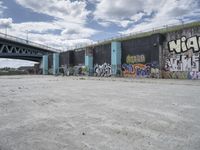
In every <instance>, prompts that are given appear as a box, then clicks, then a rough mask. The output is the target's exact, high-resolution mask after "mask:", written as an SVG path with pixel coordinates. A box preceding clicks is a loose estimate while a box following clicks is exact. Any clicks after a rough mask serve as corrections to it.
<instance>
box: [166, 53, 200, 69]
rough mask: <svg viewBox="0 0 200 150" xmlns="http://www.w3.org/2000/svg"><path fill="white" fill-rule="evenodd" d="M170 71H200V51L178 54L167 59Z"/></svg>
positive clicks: (167, 67) (167, 66)
mask: <svg viewBox="0 0 200 150" xmlns="http://www.w3.org/2000/svg"><path fill="white" fill-rule="evenodd" d="M165 69H166V70H168V71H199V53H194V54H177V55H174V56H172V57H169V58H167V59H166V62H165Z"/></svg>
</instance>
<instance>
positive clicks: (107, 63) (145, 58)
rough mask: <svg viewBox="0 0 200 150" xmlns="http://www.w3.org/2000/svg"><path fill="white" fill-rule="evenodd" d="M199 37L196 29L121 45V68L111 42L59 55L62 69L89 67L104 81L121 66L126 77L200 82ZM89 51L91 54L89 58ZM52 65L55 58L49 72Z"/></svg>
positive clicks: (130, 40) (151, 35)
mask: <svg viewBox="0 0 200 150" xmlns="http://www.w3.org/2000/svg"><path fill="white" fill-rule="evenodd" d="M173 30H174V28H173ZM199 36H200V26H194V27H189V28H186V27H185V28H183V29H178V30H176V31H175V30H174V31H172V30H169V31H168V32H163V33H154V34H149V35H145V36H143V37H138V38H132V39H127V40H121V41H118V42H119V43H120V45H121V55H116V57H117V56H121V58H117V60H118V61H119V62H121V64H114V63H113V62H114V59H112V58H114V56H115V53H113V52H112V50H113V48H114V47H113V46H112V47H111V45H112V42H110V43H107V44H101V45H97V46H93V47H89V48H88V47H87V48H83V49H79V50H73V51H68V52H63V53H61V54H60V66H64V65H66V66H74V67H75V69H74V70H79V71H78V72H80V70H81V69H80V68H78V69H77V66H79V67H86V68H87V69H88V67H89V68H90V71H91V70H92V71H93V75H94V76H101V77H105V76H106V77H108V76H111V75H116V73H117V72H116V69H115V71H114V72H112V65H115V66H116V65H119V67H118V70H119V71H120V75H121V76H123V77H132V78H177V79H199V78H200V61H199V55H200V54H199V53H200V38H199ZM114 42H116V41H113V43H114ZM88 49H89V51H90V52H91V54H88V52H89V51H88ZM112 55H113V56H112ZM92 63H93V64H92ZM112 63H113V64H112ZM52 65H53V63H52V56H49V68H51V66H52ZM92 67H93V69H91V68H92ZM74 72H76V71H74ZM118 73H119V72H118ZM79 74H81V75H83V74H85V73H79Z"/></svg>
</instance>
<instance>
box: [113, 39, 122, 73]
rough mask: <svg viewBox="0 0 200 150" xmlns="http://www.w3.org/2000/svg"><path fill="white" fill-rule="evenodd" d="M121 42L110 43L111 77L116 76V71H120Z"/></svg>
mask: <svg viewBox="0 0 200 150" xmlns="http://www.w3.org/2000/svg"><path fill="white" fill-rule="evenodd" d="M121 57H122V50H121V42H112V43H111V67H112V75H114V76H115V75H117V73H118V72H117V71H118V70H121Z"/></svg>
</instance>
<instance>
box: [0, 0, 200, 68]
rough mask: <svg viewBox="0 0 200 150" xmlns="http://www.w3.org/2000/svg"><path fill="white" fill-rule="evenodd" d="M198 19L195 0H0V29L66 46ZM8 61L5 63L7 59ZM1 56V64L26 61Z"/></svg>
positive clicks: (199, 4)
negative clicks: (6, 28)
mask: <svg viewBox="0 0 200 150" xmlns="http://www.w3.org/2000/svg"><path fill="white" fill-rule="evenodd" d="M199 20H200V1H199V0H145V1H144V0H41V1H38V0H0V32H5V27H6V26H7V27H8V34H10V35H14V36H17V37H21V38H26V35H27V32H28V38H29V40H32V41H35V42H38V43H42V44H45V45H49V46H52V47H56V48H60V49H62V50H66V49H67V48H69V47H72V46H75V45H81V44H89V43H92V42H95V41H98V40H103V39H107V38H109V37H114V36H118V35H120V34H129V33H132V32H137V31H144V30H149V29H152V28H156V27H161V26H164V25H166V24H179V23H181V22H185V23H187V22H193V21H199ZM5 62H9V63H5ZM30 64H32V63H28V62H25V61H13V60H12V61H11V60H7V59H0V67H2V66H5V65H7V66H8V65H9V66H14V67H18V66H20V65H30Z"/></svg>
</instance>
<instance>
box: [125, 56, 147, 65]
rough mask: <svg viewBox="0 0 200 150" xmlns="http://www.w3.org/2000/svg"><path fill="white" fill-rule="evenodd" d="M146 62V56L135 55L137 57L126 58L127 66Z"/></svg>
mask: <svg viewBox="0 0 200 150" xmlns="http://www.w3.org/2000/svg"><path fill="white" fill-rule="evenodd" d="M144 62H145V56H144V55H135V56H131V55H128V56H127V57H126V63H127V64H134V63H144Z"/></svg>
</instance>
